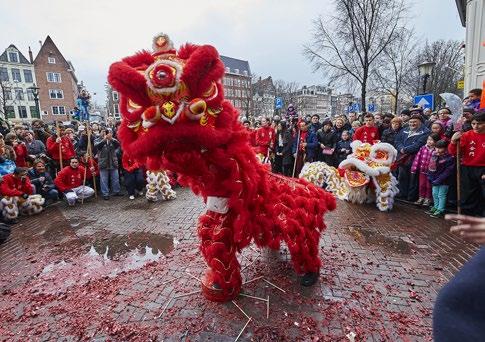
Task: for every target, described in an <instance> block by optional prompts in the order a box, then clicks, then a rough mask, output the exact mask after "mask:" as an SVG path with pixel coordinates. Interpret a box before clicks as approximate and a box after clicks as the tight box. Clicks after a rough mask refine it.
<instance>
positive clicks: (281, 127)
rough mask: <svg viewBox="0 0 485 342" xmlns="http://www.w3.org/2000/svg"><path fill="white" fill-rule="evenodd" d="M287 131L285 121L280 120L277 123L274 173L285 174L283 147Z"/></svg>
mask: <svg viewBox="0 0 485 342" xmlns="http://www.w3.org/2000/svg"><path fill="white" fill-rule="evenodd" d="M285 133H286V124H285V123H284V122H278V123H277V125H276V134H275V144H274V148H275V157H274V161H273V164H272V171H273V172H274V173H280V174H283V148H284V137H285Z"/></svg>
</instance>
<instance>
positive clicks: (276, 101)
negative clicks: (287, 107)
mask: <svg viewBox="0 0 485 342" xmlns="http://www.w3.org/2000/svg"><path fill="white" fill-rule="evenodd" d="M274 107H275V109H281V108H283V99H282V98H281V97H276V98H275V99H274Z"/></svg>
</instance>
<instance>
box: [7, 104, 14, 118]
mask: <svg viewBox="0 0 485 342" xmlns="http://www.w3.org/2000/svg"><path fill="white" fill-rule="evenodd" d="M5 115H6V116H7V118H9V119H15V108H14V106H6V107H5Z"/></svg>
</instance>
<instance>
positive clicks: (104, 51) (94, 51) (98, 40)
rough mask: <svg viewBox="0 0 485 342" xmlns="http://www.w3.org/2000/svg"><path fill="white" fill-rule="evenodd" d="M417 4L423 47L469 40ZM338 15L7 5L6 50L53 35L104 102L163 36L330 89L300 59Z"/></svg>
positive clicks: (75, 0) (239, 4)
mask: <svg viewBox="0 0 485 342" xmlns="http://www.w3.org/2000/svg"><path fill="white" fill-rule="evenodd" d="M410 3H411V13H410V25H411V26H414V28H415V30H416V32H417V34H418V35H419V37H420V38H419V39H421V40H423V41H425V40H436V39H459V40H464V36H465V31H464V29H463V28H462V26H461V23H460V20H459V16H458V12H457V10H456V5H455V1H454V0H415V1H412V2H411V1H410ZM137 5H141V6H144V7H135V6H137ZM331 12H332V1H331V0H300V1H295V0H266V1H265V0H259V1H258V0H237V1H235V0H234V1H227V0H220V1H211V0H204V1H200V0H185V1H184V0H179V1H165V0H143V1H133V0H130V1H128V0H15V1H6V0H0V32H1V35H0V49H1V50H2V51H3V50H4V49H5V48H6V47H7V46H8V45H9V44H12V43H13V44H15V45H16V46H17V47H18V48H19V49H20V50H21V51H22V53H24V54H25V55H26V57H28V55H27V51H28V46H31V47H32V50H33V52H34V56H35V55H36V54H37V52H38V51H39V42H38V41H39V40H42V41H44V39H45V37H46V36H47V35H50V36H51V37H52V39H53V40H54V42H55V43H56V45H57V47H58V48H59V49H60V51H61V52H62V53H63V55H64V56H65V57H66V58H67V59H69V60H71V61H72V63H73V65H74V67H75V69H76V75H77V76H78V78H79V80H83V81H84V84H85V85H86V86H87V87H88V90H89V91H90V92H91V93H93V92H96V93H97V96H95V100H97V101H98V102H102V101H104V97H105V95H104V83H105V82H106V75H107V70H108V67H109V65H110V63H112V62H114V61H116V60H118V59H120V58H121V57H124V56H127V55H130V54H132V53H134V52H135V51H137V50H140V49H143V48H150V46H151V38H152V36H153V35H155V34H156V33H158V32H165V33H168V34H169V35H170V37H171V38H172V40H173V41H174V43H175V45H176V46H179V45H180V44H182V43H184V42H187V41H190V42H193V43H198V44H206V43H208V44H212V45H214V46H215V47H216V48H217V49H218V50H219V52H220V54H223V55H226V56H230V57H234V58H240V59H245V60H248V61H249V63H250V67H251V70H252V71H253V72H254V73H256V74H257V75H261V76H263V77H266V76H268V75H271V76H272V77H273V79H284V80H286V81H297V82H299V83H300V84H307V85H311V84H325V82H324V80H323V79H322V76H321V75H320V74H314V73H312V70H311V66H310V65H309V64H308V62H307V61H306V60H305V58H304V57H303V56H302V53H301V52H302V45H303V44H304V43H306V42H308V41H309V40H310V39H311V28H312V20H313V19H314V18H315V17H316V16H317V15H319V14H322V15H329V14H331Z"/></svg>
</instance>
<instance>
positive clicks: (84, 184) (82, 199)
mask: <svg viewBox="0 0 485 342" xmlns="http://www.w3.org/2000/svg"><path fill="white" fill-rule="evenodd" d="M88 163H89V160H88ZM88 167H89V165H86V166H85V167H84V179H83V197H81V204H84V194H85V191H84V188H85V187H86V176H87V173H88Z"/></svg>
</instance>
